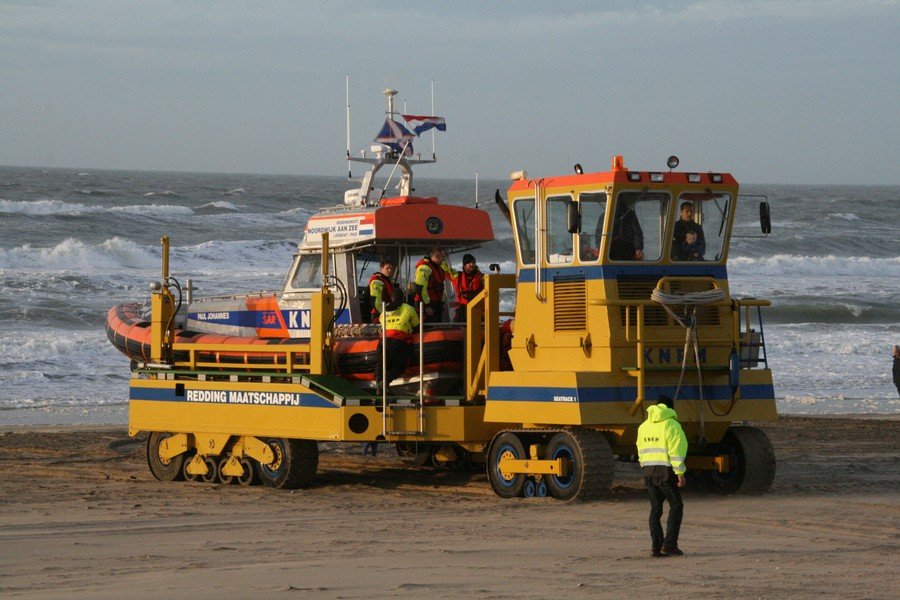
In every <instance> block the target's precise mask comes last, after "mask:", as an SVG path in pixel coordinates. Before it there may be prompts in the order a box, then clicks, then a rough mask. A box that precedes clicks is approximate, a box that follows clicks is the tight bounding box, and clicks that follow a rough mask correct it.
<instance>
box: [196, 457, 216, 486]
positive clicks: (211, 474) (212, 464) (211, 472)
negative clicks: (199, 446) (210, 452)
mask: <svg viewBox="0 0 900 600" xmlns="http://www.w3.org/2000/svg"><path fill="white" fill-rule="evenodd" d="M203 462H204V463H206V475H201V476H200V481H202V482H203V483H215V482H216V481H217V480H218V479H219V463H218V462H217V461H216V457H215V456H204V457H203Z"/></svg>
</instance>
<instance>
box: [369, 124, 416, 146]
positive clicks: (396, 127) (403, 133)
mask: <svg viewBox="0 0 900 600" xmlns="http://www.w3.org/2000/svg"><path fill="white" fill-rule="evenodd" d="M414 137H415V136H414V135H413V134H411V133H410V132H409V129H407V128H406V127H404V126H403V125H401V124H400V123H398V122H397V121H395V120H393V119H385V120H384V125H382V126H381V131H379V132H378V135H377V136H375V141H376V142H379V143H382V144H387V145H389V146H390V145H391V144H399V145H400V147H403V142H406V141H409V140H411V139H413V138H414Z"/></svg>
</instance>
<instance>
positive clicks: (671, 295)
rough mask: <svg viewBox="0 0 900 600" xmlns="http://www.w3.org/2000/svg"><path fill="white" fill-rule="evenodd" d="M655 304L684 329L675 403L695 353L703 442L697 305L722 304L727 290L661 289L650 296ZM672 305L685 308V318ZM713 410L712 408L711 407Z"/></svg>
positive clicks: (704, 435) (704, 433)
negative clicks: (676, 290) (689, 352)
mask: <svg viewBox="0 0 900 600" xmlns="http://www.w3.org/2000/svg"><path fill="white" fill-rule="evenodd" d="M650 299H651V300H652V301H653V302H656V303H657V304H659V305H661V306H662V307H663V308H664V309H666V312H667V313H669V315H670V316H671V317H672V319H674V320H675V321H676V322H677V323H678V324H679V325H681V326H682V327H684V329H685V336H684V352H683V353H682V354H683V355H682V359H681V374H680V375H679V376H678V386H677V387H676V388H675V397H674V398H672V400H673V401H675V400H677V399H678V393H679V392H680V391H681V385H682V384H683V383H684V372H685V369H686V368H687V359H688V349H689V348H692V349H693V351H694V362H695V363H696V365H697V384H698V390H699V391H700V439H701V442H702V441H703V440H704V439H705V438H706V419H705V411H704V410H703V369H702V367H701V366H700V338H699V336H698V335H697V314H696V310H697V308H696V307H697V305H701V304H712V303H714V302H721V301H722V300H724V299H725V290H722V289H712V290H703V291H700V292H683V293H682V292H664V291H662V290H660V289H654V290H653V292H651V294H650ZM670 304H680V305H683V306H684V318H681V317H679V316H678V315H676V314H675V311H673V310H672V309H671V307H670V306H669V305H670ZM710 408H712V407H710Z"/></svg>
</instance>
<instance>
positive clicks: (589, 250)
mask: <svg viewBox="0 0 900 600" xmlns="http://www.w3.org/2000/svg"><path fill="white" fill-rule="evenodd" d="M578 202H579V205H580V209H581V233H579V234H578V248H579V255H578V258H579V259H580V260H581V262H590V261H595V260H598V259H599V258H600V241H601V240H602V239H603V217H604V216H605V215H606V194H605V193H603V192H600V193H590V194H581V195H580V196H579V197H578Z"/></svg>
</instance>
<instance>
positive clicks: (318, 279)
mask: <svg viewBox="0 0 900 600" xmlns="http://www.w3.org/2000/svg"><path fill="white" fill-rule="evenodd" d="M291 287H292V288H293V289H295V290H302V289H309V288H320V287H322V255H321V254H304V255H302V256H301V257H300V264H299V265H297V270H296V271H295V272H294V277H293V279H291Z"/></svg>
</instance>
